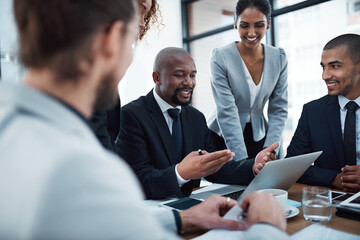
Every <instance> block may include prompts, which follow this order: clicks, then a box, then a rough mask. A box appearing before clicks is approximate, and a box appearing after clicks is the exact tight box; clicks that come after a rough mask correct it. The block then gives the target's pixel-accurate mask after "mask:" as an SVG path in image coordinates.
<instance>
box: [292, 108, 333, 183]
mask: <svg viewBox="0 0 360 240" xmlns="http://www.w3.org/2000/svg"><path fill="white" fill-rule="evenodd" d="M318 115H321V113H319V114H317V113H315V112H309V111H308V109H307V107H306V105H305V106H304V108H303V111H302V113H301V117H300V119H299V123H298V126H297V128H296V131H295V133H294V136H293V138H292V140H291V142H290V145H289V147H288V149H287V156H286V157H291V156H297V155H300V154H305V153H311V152H315V151H320V150H322V151H324V150H325V151H326V149H324V146H321V143H324V142H326V141H329V139H326V135H324V134H319V133H321V131H322V129H324V128H326V123H325V122H321V121H320V124H317V122H316V121H315V119H316V118H317V119H321V116H318ZM325 131H326V129H325ZM327 132H329V130H327ZM321 138H323V139H321ZM327 147H330V146H327ZM324 154H325V156H327V157H326V158H328V159H324ZM331 158H332V159H331ZM334 158H336V156H328V155H326V153H323V154H322V155H321V156H320V157H319V159H318V160H316V161H328V162H334V161H337V160H336V159H334ZM322 159H323V160H322ZM316 165H317V164H315V165H312V166H310V167H309V168H308V170H306V171H305V173H304V174H303V175H302V176H301V177H300V179H299V180H298V182H300V183H304V184H309V185H321V186H327V187H331V182H332V180H333V179H334V178H335V177H336V175H337V174H338V172H337V171H335V170H332V169H326V168H322V167H319V166H316Z"/></svg>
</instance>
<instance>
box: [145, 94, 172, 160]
mask: <svg viewBox="0 0 360 240" xmlns="http://www.w3.org/2000/svg"><path fill="white" fill-rule="evenodd" d="M146 108H147V110H148V112H149V116H150V118H151V120H152V121H153V123H154V125H155V126H156V129H157V131H158V133H159V136H160V139H161V144H162V145H163V146H164V149H165V151H166V155H167V158H168V160H169V164H170V165H173V164H177V163H178V162H177V161H176V156H175V151H174V149H173V145H172V139H171V134H170V131H169V128H168V125H167V123H166V121H165V118H164V115H163V113H162V112H161V109H160V107H159V105H158V104H157V102H156V100H155V98H154V95H153V91H152V90H151V91H150V92H149V93H148V94H147V95H146Z"/></svg>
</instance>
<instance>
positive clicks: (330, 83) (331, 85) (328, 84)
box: [326, 82, 337, 87]
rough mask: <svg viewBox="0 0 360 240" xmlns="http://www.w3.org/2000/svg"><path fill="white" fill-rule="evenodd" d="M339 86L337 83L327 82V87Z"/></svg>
mask: <svg viewBox="0 0 360 240" xmlns="http://www.w3.org/2000/svg"><path fill="white" fill-rule="evenodd" d="M336 84H337V82H327V83H326V85H327V86H329V87H333V86H335V85H336Z"/></svg>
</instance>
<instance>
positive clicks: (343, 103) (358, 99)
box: [338, 95, 360, 110]
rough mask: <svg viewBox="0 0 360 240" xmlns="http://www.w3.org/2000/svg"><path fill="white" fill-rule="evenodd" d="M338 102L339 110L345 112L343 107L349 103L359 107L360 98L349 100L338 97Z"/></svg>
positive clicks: (341, 96)
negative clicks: (352, 102)
mask: <svg viewBox="0 0 360 240" xmlns="http://www.w3.org/2000/svg"><path fill="white" fill-rule="evenodd" d="M338 101H339V105H340V109H342V110H345V105H346V104H347V103H348V102H349V101H354V102H356V103H357V105H358V106H360V97H358V98H356V99H355V100H349V99H347V98H346V97H344V96H343V95H338Z"/></svg>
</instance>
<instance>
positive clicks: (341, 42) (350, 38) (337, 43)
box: [323, 33, 360, 64]
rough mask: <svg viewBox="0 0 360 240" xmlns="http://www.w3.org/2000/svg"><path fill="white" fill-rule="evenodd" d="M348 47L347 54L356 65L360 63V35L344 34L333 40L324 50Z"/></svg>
mask: <svg viewBox="0 0 360 240" xmlns="http://www.w3.org/2000/svg"><path fill="white" fill-rule="evenodd" d="M341 46H346V48H347V53H348V54H349V56H350V58H351V60H352V61H353V63H354V64H358V63H359V62H360V35H359V34H354V33H348V34H343V35H340V36H337V37H336V38H333V39H331V40H330V41H329V42H328V43H327V44H326V45H325V47H324V49H323V50H329V49H334V48H337V47H341Z"/></svg>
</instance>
